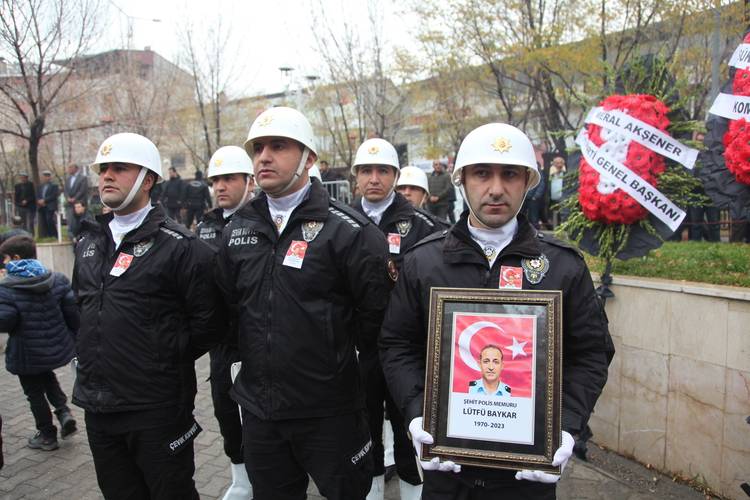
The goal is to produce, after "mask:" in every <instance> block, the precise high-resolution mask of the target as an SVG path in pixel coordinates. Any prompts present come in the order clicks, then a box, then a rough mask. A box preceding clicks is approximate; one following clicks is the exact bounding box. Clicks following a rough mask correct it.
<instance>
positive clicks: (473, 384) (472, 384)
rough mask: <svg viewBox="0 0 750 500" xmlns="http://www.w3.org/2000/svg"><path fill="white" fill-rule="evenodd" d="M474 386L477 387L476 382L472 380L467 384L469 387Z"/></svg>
mask: <svg viewBox="0 0 750 500" xmlns="http://www.w3.org/2000/svg"><path fill="white" fill-rule="evenodd" d="M475 385H477V381H476V380H472V381H471V382H469V387H474V386H475Z"/></svg>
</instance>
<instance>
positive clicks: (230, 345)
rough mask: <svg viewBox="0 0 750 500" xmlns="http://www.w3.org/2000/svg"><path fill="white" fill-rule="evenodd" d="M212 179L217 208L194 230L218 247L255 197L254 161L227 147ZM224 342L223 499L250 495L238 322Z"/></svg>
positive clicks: (217, 380) (219, 372)
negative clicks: (235, 394)
mask: <svg viewBox="0 0 750 500" xmlns="http://www.w3.org/2000/svg"><path fill="white" fill-rule="evenodd" d="M207 177H208V179H209V181H211V182H212V183H213V191H214V196H215V198H216V208H214V209H213V210H211V211H209V212H207V213H206V214H205V215H204V216H203V220H202V221H201V223H200V224H198V227H196V229H195V232H196V234H197V235H198V238H200V239H201V240H203V241H205V242H206V243H208V244H209V245H211V246H212V247H214V248H216V249H218V248H219V246H220V245H221V237H222V231H223V230H224V227H225V226H226V225H227V223H229V219H230V218H231V217H232V215H233V214H234V213H235V212H237V210H239V209H240V208H242V207H243V206H244V205H245V203H247V202H248V201H250V200H251V199H252V197H253V190H254V189H255V180H254V177H253V163H252V160H250V157H249V156H248V155H247V153H246V152H245V150H244V149H243V148H240V147H238V146H224V147H221V148H219V149H217V150H216V152H215V153H214V154H213V156H211V159H210V160H209V162H208V175H207ZM229 327H230V329H229V331H228V332H227V334H226V335H225V336H224V338H223V339H222V341H221V343H220V344H219V345H217V346H216V347H214V348H213V349H211V351H209V355H210V357H211V378H210V379H211V398H212V400H213V403H214V416H215V417H216V420H217V421H218V422H219V431H220V432H221V437H222V439H223V440H224V453H225V454H226V455H227V457H229V460H230V461H231V463H232V467H231V468H232V484H231V485H230V486H229V488H228V489H227V491H226V493H225V494H224V497H223V499H222V500H245V499H248V500H249V499H250V498H251V489H250V480H249V479H248V477H247V471H246V470H245V461H244V458H243V456H242V423H241V422H240V414H239V412H238V411H237V403H235V402H234V401H233V400H232V399H231V398H230V397H229V390H230V389H231V387H232V378H231V375H230V370H231V366H232V364H233V363H236V362H238V361H239V360H240V355H239V352H238V350H237V322H236V319H235V320H233V321H230V323H229Z"/></svg>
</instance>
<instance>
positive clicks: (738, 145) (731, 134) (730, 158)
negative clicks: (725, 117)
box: [724, 34, 750, 185]
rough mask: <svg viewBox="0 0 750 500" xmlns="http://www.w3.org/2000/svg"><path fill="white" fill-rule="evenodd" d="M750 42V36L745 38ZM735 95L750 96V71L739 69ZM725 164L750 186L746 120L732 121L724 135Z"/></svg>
mask: <svg viewBox="0 0 750 500" xmlns="http://www.w3.org/2000/svg"><path fill="white" fill-rule="evenodd" d="M743 41H744V42H745V43H748V42H750V34H748V35H746V36H745V39H744V40H743ZM732 92H733V93H734V95H741V96H750V70H748V69H739V68H737V70H736V71H735V72H734V80H732ZM724 162H725V163H726V164H727V168H728V169H729V171H730V172H732V173H733V174H734V176H735V178H736V179H737V182H740V183H742V184H748V185H750V123H748V122H747V121H745V119H744V118H742V119H739V120H730V121H729V127H728V128H727V132H726V133H725V134H724Z"/></svg>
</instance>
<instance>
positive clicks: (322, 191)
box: [237, 178, 329, 234]
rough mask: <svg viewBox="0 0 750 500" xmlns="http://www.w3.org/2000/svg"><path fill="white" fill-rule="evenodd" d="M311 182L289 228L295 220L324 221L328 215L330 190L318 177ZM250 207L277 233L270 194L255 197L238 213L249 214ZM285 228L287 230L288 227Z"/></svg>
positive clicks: (290, 218) (290, 219)
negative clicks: (272, 216) (270, 203)
mask: <svg viewBox="0 0 750 500" xmlns="http://www.w3.org/2000/svg"><path fill="white" fill-rule="evenodd" d="M311 184H312V185H311V186H310V190H309V191H308V192H307V196H306V197H305V199H303V200H302V202H301V203H300V204H299V205H297V208H295V209H294V211H293V212H292V214H291V215H290V217H289V222H288V223H287V225H286V227H287V228H289V227H290V226H293V225H294V222H296V221H298V220H303V221H309V220H313V221H318V222H323V221H325V220H326V218H327V217H328V199H329V196H328V190H327V189H326V188H324V187H323V184H321V183H320V181H319V180H318V179H315V178H313V179H311ZM248 207H252V208H253V209H255V211H256V212H257V213H258V214H260V216H261V217H262V218H263V220H264V221H265V222H266V223H267V224H268V225H269V226H270V227H271V228H272V229H274V231H273V232H274V234H275V233H276V230H275V227H276V226H274V223H273V221H272V220H271V212H270V211H269V210H268V195H266V193H261V194H260V195H259V196H257V197H255V198H254V199H253V200H252V201H251V202H250V203H248V204H246V205H245V206H244V207H242V208H241V209H240V210H238V211H237V213H240V214H244V215H245V216H248V215H249V213H248ZM284 230H285V231H286V228H285V229H284Z"/></svg>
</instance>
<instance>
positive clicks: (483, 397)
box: [422, 288, 562, 473]
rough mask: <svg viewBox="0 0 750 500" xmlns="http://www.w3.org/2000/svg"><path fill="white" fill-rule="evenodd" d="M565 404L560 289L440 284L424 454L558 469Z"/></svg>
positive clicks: (435, 295) (433, 307)
mask: <svg viewBox="0 0 750 500" xmlns="http://www.w3.org/2000/svg"><path fill="white" fill-rule="evenodd" d="M514 391H515V392H514ZM561 405H562V292H560V291H546V290H545V291H531V290H493V289H484V288H481V289H468V288H432V290H431V291H430V317H429V338H428V346H427V366H426V371H425V398H424V408H423V415H424V426H425V430H426V431H427V432H429V433H430V434H431V435H432V436H433V438H434V443H433V444H431V445H423V447H422V459H423V460H430V459H431V458H433V457H439V458H440V459H441V460H452V461H453V462H455V463H458V464H463V465H471V466H479V467H491V468H500V469H515V470H521V469H532V470H542V471H545V472H551V473H560V468H559V467H556V466H555V467H553V466H552V460H553V456H554V454H555V451H557V449H558V448H559V446H560V436H561V412H562V406H561Z"/></svg>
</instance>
